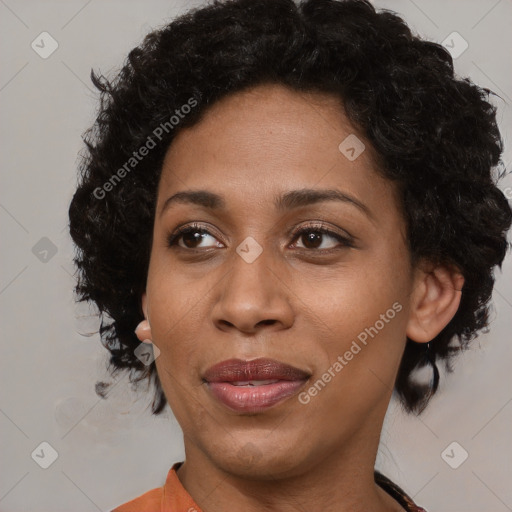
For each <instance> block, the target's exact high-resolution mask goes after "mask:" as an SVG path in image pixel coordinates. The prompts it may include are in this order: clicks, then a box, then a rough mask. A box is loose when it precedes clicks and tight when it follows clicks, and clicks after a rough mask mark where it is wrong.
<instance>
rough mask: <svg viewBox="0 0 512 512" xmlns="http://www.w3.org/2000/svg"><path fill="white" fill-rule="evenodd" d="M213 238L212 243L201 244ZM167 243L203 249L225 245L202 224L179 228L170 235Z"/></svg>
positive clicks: (184, 247)
mask: <svg viewBox="0 0 512 512" xmlns="http://www.w3.org/2000/svg"><path fill="white" fill-rule="evenodd" d="M208 238H211V240H213V242H212V243H210V245H202V246H201V244H202V243H203V242H204V241H205V240H208ZM167 244H168V246H169V247H172V246H175V245H177V246H178V247H181V248H183V249H203V248H208V247H223V245H222V244H221V243H220V242H219V241H218V240H217V239H216V238H215V237H214V236H213V235H212V234H211V233H210V232H209V231H207V230H206V229H204V228H202V227H201V226H188V227H184V228H182V229H180V230H178V231H177V232H176V233H173V234H172V235H170V236H169V238H168V241H167Z"/></svg>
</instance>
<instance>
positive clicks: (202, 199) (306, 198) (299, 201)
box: [160, 188, 373, 219]
mask: <svg viewBox="0 0 512 512" xmlns="http://www.w3.org/2000/svg"><path fill="white" fill-rule="evenodd" d="M323 201H341V202H343V203H347V204H352V205H354V206H356V207H357V208H358V209H359V210H361V211H362V212H363V213H364V214H365V215H366V216H367V217H370V218H372V219H373V215H372V213H371V212H370V209H369V208H368V207H367V206H366V205H365V204H363V203H362V202H361V201H359V200H358V199H356V198H355V197H353V196H351V195H349V194H347V193H345V192H341V191H340V190H336V189H309V188H305V189H299V190H291V191H289V192H286V193H284V194H282V195H280V196H278V197H277V198H276V199H275V200H274V207H275V208H276V210H278V211H285V210H292V209H294V208H300V207H301V206H308V205H312V204H316V203H320V202H323ZM176 203H181V204H194V205H198V206H202V207H204V208H207V209H209V210H222V209H225V208H226V201H225V200H224V198H223V197H222V196H220V195H218V194H215V193H214V192H209V191H207V190H184V191H182V192H177V193H176V194H174V195H172V196H171V197H169V198H168V199H166V201H165V203H164V204H163V206H162V208H161V210H160V215H163V214H164V212H165V211H166V210H167V209H168V208H170V207H171V206H172V205H173V204H176Z"/></svg>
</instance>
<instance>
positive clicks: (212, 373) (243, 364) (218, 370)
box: [203, 358, 311, 382]
mask: <svg viewBox="0 0 512 512" xmlns="http://www.w3.org/2000/svg"><path fill="white" fill-rule="evenodd" d="M310 376H311V374H309V373H307V372H306V371H304V370H300V369H299V368H295V367H294V366H291V365H289V364H286V363H283V362H281V361H276V360H275V359H267V358H259V359H251V360H250V361H243V360H242V359H228V360H226V361H221V362H220V363H217V364H215V365H213V366H211V367H210V368H208V370H206V372H205V373H204V375H203V380H205V381H207V382H236V381H251V380H271V379H272V380H274V379H275V380H304V379H308V378H309V377H310Z"/></svg>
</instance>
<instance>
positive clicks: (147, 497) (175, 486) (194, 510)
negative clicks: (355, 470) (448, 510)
mask: <svg viewBox="0 0 512 512" xmlns="http://www.w3.org/2000/svg"><path fill="white" fill-rule="evenodd" d="M182 464H183V463H182V462H176V463H175V464H174V465H173V466H172V468H171V469H170V470H169V473H168V474H167V480H166V481H165V485H164V486H163V487H157V488H156V489H153V490H151V491H148V492H146V493H144V494H142V495H141V496H139V497H138V498H135V499H134V500H132V501H129V502H128V503H125V504H124V505H121V506H119V507H117V508H115V509H114V510H113V511H112V512H202V511H201V509H200V508H199V506H198V505H197V504H196V503H195V502H194V500H193V499H192V496H190V494H189V493H188V492H187V491H186V490H185V488H184V487H183V485H181V482H180V479H179V478H178V475H177V473H176V470H177V469H178V468H179V467H180V466H181V465H182ZM375 481H376V482H377V484H378V485H380V487H382V488H383V489H384V490H385V491H386V492H387V493H388V494H390V495H391V496H392V497H393V498H395V499H396V500H397V501H398V503H400V505H402V506H403V507H404V510H406V511H407V512H426V511H425V510H424V509H422V508H421V507H418V506H417V505H415V504H414V502H413V501H412V499H411V498H410V497H409V496H407V494H405V492H404V491H402V489H400V487H398V486H397V485H396V484H394V483H393V482H392V481H391V480H389V479H388V478H387V477H385V476H384V475H382V474H380V473H379V472H378V471H376V472H375Z"/></svg>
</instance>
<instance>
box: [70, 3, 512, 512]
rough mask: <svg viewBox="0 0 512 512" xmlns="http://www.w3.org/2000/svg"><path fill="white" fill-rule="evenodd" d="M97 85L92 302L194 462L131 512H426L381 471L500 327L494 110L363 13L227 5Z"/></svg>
mask: <svg viewBox="0 0 512 512" xmlns="http://www.w3.org/2000/svg"><path fill="white" fill-rule="evenodd" d="M92 76H93V81H94V83H95V85H96V86H97V87H98V89H99V90H100V91H101V92H102V96H101V108H100V112H99V115H98V119H97V122H96V124H95V126H94V127H93V128H92V129H91V130H90V131H89V132H88V134H87V136H86V143H87V149H88V152H87V154H86V156H85V159H84V161H83V163H82V167H81V180H80V183H79V186H78V189H77V191H76V193H75V196H74V198H73V201H72V203H71V206H70V222H71V223H70V230H71V235H72V237H73V240H74V242H75V243H76V245H77V248H78V251H77V255H76V258H75V262H76V264H77V267H78V269H79V281H78V284H77V287H76V291H77V293H78V296H79V299H80V300H89V301H93V302H95V303H96V305H97V306H98V308H99V310H100V311H101V313H102V317H101V327H100V332H101V335H102V339H103V341H104V343H105V345H106V347H107V348H108V349H109V351H110V353H111V359H110V361H111V364H112V366H113V368H114V370H120V369H123V368H125V369H130V372H131V375H132V378H133V380H135V381H138V380H142V379H146V378H147V379H150V380H151V382H153V384H154V386H155V400H154V402H153V412H154V413H155V414H158V413H160V412H161V411H162V410H163V408H164V407H165V405H166V404H167V403H168V404H169V405H170V407H171V409H172V411H173V413H174V415H175V416H176V418H177V420H178V422H179V423H180V426H181V428H182V430H183V434H184V444H185V453H186V458H185V461H184V462H176V463H175V464H174V465H173V466H172V468H171V469H170V471H169V473H168V476H167V480H166V483H165V485H164V486H163V487H161V488H157V489H153V490H152V491H149V492H148V493H146V494H144V495H142V496H140V497H138V498H135V499H134V500H132V501H130V502H129V503H126V504H124V505H122V506H120V507H118V508H116V509H115V510H116V511H117V512H128V511H135V510H136V511H138V512H140V511H160V510H161V511H186V510H188V511H194V510H196V511H201V510H202V511H204V512H218V511H224V510H229V509H234V510H244V511H253V510H254V511H259V510H268V511H274V510H276V511H277V510H279V511H292V510H293V511H296V510H308V511H316V510H322V511H331V510H332V511H351V512H356V511H363V510H364V511H368V510H371V511H378V512H381V511H382V512H384V511H403V510H409V511H421V510H423V509H422V508H421V507H419V506H417V505H416V504H414V502H413V500H412V499H411V498H410V497H409V496H408V495H407V494H406V493H405V492H404V491H403V490H402V489H400V488H399V487H398V486H396V485H395V484H393V483H392V482H391V481H390V480H388V479H387V478H386V477H384V476H383V475H381V474H380V473H379V472H377V471H375V470H374V464H375V458H376V454H377V449H378V444H379V438H380V433H381V429H382V422H383V419H384V416H385V413H386V410H387V407H388V404H389V401H390V398H391V395H392V392H393V390H395V391H396V393H397V396H398V397H399V399H400V400H401V402H402V404H403V406H404V408H405V409H406V410H407V411H408V412H416V413H419V412H421V411H422V410H423V409H424V408H425V407H426V405H427V403H428V401H429V398H430V397H431V396H432V394H433V393H435V391H436V389H437V385H438V381H439V374H438V370H437V367H436V360H440V361H444V362H445V363H446V365H447V368H448V369H449V361H450V358H451V357H453V356H454V355H456V354H457V353H458V352H459V351H460V350H461V349H463V348H465V347H466V346H467V345H468V344H469V342H470V341H471V339H472V338H474V337H475V335H476V334H477V332H478V331H479V330H481V329H482V328H484V327H485V326H486V325H487V324H488V307H487V304H488V302H489V300H490V297H491V292H492V288H493V284H494V279H493V274H492V270H493V268H494V267H495V266H496V265H499V266H501V263H502V261H503V259H504V257H505V254H506V250H507V242H506V232H507V230H508V229H509V227H510V224H511V220H512V212H511V209H510V207H509V205H508V203H507V201H506V199H505V197H504V195H503V194H502V193H501V192H500V190H499V189H498V188H497V186H496V177H495V176H494V175H493V170H494V169H495V167H496V166H497V165H498V163H499V161H500V155H501V152H502V142H501V138H500V133H499V130H498V128H497V125H496V117H495V109H494V108H493V107H492V106H491V104H490V103H489V102H488V94H489V92H490V91H488V90H482V89H480V88H478V87H477V86H475V85H474V84H472V83H471V82H470V81H469V80H460V79H457V78H455V77H454V74H453V65H452V59H451V57H450V55H449V54H448V52H447V51H445V50H444V49H443V48H442V47H441V46H439V45H437V44H434V43H431V42H428V41H423V40H421V39H419V38H417V37H415V36H413V35H412V34H411V32H410V30H409V28H408V27H407V26H406V25H405V23H404V22H403V20H401V19H400V18H399V17H398V16H397V15H395V14H393V13H391V12H386V11H383V12H379V13H378V12H376V11H375V9H374V8H373V6H372V5H371V4H370V3H369V2H366V1H362V0H347V1H334V0H309V1H305V2H303V3H302V4H296V3H294V2H293V1H292V0H234V1H224V2H216V3H215V4H214V5H211V6H209V7H204V8H202V9H198V10H195V11H191V12H190V13H188V14H187V15H185V16H182V17H181V18H178V19H176V20H174V21H173V22H172V23H170V24H169V25H167V26H165V27H164V28H162V29H161V30H158V31H155V32H153V33H151V34H149V35H148V36H147V37H146V39H145V40H144V42H143V44H142V45H141V46H140V47H138V48H135V49H134V50H132V51H131V52H130V54H129V57H128V60H127V62H126V63H125V66H124V67H123V68H122V70H121V72H120V73H119V75H118V76H117V77H116V78H115V79H114V80H112V81H110V82H109V81H108V80H107V79H105V78H103V77H101V76H96V75H94V74H93V75H92ZM453 340H457V341H458V342H459V343H458V345H454V343H453ZM148 347H152V349H153V352H151V351H150V350H148ZM425 367H427V368H429V369H430V372H431V379H430V380H429V381H427V382H421V380H418V373H417V370H419V369H422V368H423V369H424V368H425ZM100 388H101V386H100Z"/></svg>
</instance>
